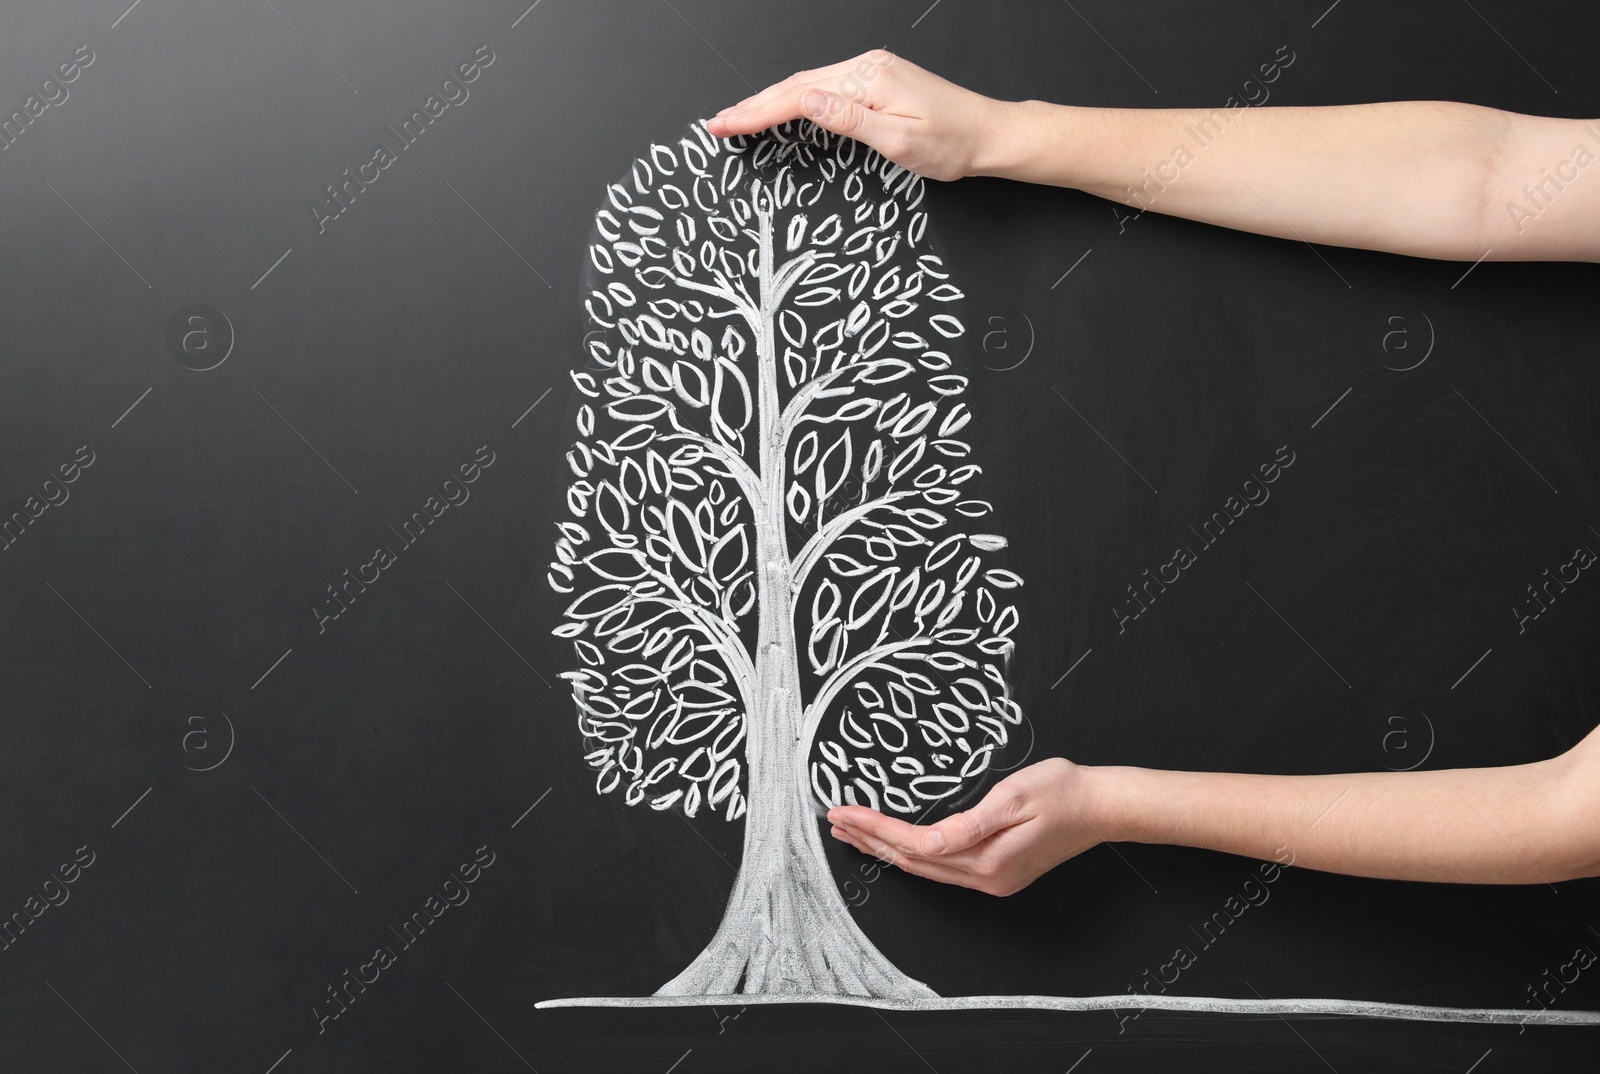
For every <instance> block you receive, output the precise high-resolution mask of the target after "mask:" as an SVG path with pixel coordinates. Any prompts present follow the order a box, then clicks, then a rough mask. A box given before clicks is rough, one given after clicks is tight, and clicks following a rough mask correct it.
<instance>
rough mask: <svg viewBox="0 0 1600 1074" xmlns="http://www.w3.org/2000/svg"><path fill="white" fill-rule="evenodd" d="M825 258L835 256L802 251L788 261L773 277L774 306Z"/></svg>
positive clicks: (814, 251)
mask: <svg viewBox="0 0 1600 1074" xmlns="http://www.w3.org/2000/svg"><path fill="white" fill-rule="evenodd" d="M824 256H827V257H832V256H833V254H831V253H830V254H826V255H824V254H821V253H819V252H818V251H816V250H802V251H801V252H800V253H798V254H796V255H795V256H794V257H792V258H790V259H789V260H788V261H785V262H784V263H783V264H782V265H781V266H780V267H779V269H778V271H777V272H775V273H774V274H773V276H772V289H773V291H774V293H775V297H774V298H773V300H772V305H774V306H776V305H777V304H778V303H779V302H782V301H783V299H784V296H785V295H787V294H788V293H789V288H791V287H793V286H794V283H795V281H796V280H797V279H799V278H800V274H801V273H803V272H805V271H806V269H808V268H810V267H811V266H812V265H814V264H816V263H817V262H818V261H820V260H821V259H822V258H823V257H824Z"/></svg>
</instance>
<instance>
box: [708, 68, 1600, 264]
mask: <svg viewBox="0 0 1600 1074" xmlns="http://www.w3.org/2000/svg"><path fill="white" fill-rule="evenodd" d="M800 117H804V118H809V119H813V120H815V121H816V122H818V123H819V124H821V125H822V126H824V127H827V128H829V129H830V130H835V131H838V132H839V133H842V134H847V135H850V136H851V137H855V138H859V139H861V140H862V141H865V142H867V143H868V144H870V145H872V146H873V147H874V148H876V149H878V150H879V151H880V152H882V153H883V154H884V155H885V156H887V157H889V158H890V159H892V160H894V161H896V162H897V163H900V164H902V165H904V166H906V167H908V168H910V169H912V170H913V171H916V172H919V173H921V174H923V175H927V176H930V177H932V178H935V179H957V178H961V177H962V176H966V175H992V176H1000V177H1003V178H1009V179H1018V180H1023V181H1027V182H1034V183H1045V184H1049V185H1054V186H1064V187H1073V188H1076V189H1079V190H1083V191H1086V192H1088V193H1090V194H1095V195H1098V196H1100V197H1104V198H1109V199H1112V200H1115V201H1118V202H1121V203H1122V204H1124V205H1127V206H1128V207H1129V208H1130V209H1133V210H1138V209H1149V210H1150V211H1152V212H1160V213H1170V214H1172V215H1175V216H1183V217H1188V218H1190V219H1194V220H1201V221H1204V222H1206V223H1212V224H1220V225H1222V226H1224V227H1231V228H1238V229H1241V230H1245V231H1253V232H1258V233H1261V234H1265V235H1275V236H1278V237H1281V238H1288V239H1304V240H1306V241H1308V242H1320V243H1327V244H1331V245H1336V246H1353V247H1360V248H1364V249H1372V250H1383V251H1387V252H1390V253H1400V254H1410V255H1413V256H1418V257H1433V258H1445V259H1453V260H1462V261H1476V260H1478V259H1479V258H1480V257H1486V258H1487V259H1488V260H1491V261H1502V260H1504V261H1518V260H1581V261H1600V123H1591V124H1586V123H1584V122H1582V121H1578V120H1566V119H1547V118H1543V117H1538V116H1525V115H1519V114H1516V113H1511V112H1502V111H1499V110H1496V109H1492V108H1483V107H1479V106H1476V105H1467V104H1456V103H1451V102H1445V101H1407V102H1395V103H1387V104H1368V105H1344V106H1334V107H1322V108H1278V107H1261V108H1251V107H1246V106H1238V107H1234V108H1228V107H1225V106H1224V107H1218V108H1214V109H1200V108H1197V109H1125V108H1078V107H1072V106H1067V105H1055V104H1046V103H1044V102H1041V101H1022V102H1006V101H997V100H993V99H992V98H988V97H984V96H981V95H979V94H976V93H972V92H971V91H969V90H965V89H962V88H961V87H959V86H956V85H954V84H953V83H950V82H948V81H946V80H945V79H942V78H939V77H938V76H937V75H934V74H932V73H930V72H928V71H925V70H923V69H922V68H920V67H918V66H916V65H915V64H913V63H911V62H910V61H909V60H905V59H903V58H901V57H898V56H894V55H893V54H891V53H888V52H874V53H867V54H865V55H864V56H861V57H857V58H856V59H854V60H849V61H846V62H845V63H842V64H835V65H832V66H831V67H825V68H819V69H817V70H815V71H804V72H800V73H799V74H797V75H794V76H793V77H791V78H790V79H787V80H785V81H784V82H781V83H778V84H777V85H775V86H772V87H769V88H768V89H766V90H763V91H762V92H761V93H758V94H755V95H754V96H752V97H750V98H747V99H746V100H745V101H742V102H740V103H739V104H738V105H735V106H734V107H733V108H732V109H729V110H727V111H726V112H724V113H722V114H721V115H719V116H718V117H716V118H715V119H713V120H712V121H711V130H712V132H713V133H715V134H720V135H731V134H738V133H748V132H750V131H756V130H761V129H762V128H764V127H768V126H772V125H774V124H777V123H781V122H784V121H785V120H789V119H794V118H800Z"/></svg>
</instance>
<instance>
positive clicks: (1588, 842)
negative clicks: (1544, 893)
mask: <svg viewBox="0 0 1600 1074" xmlns="http://www.w3.org/2000/svg"><path fill="white" fill-rule="evenodd" d="M1590 737H1591V739H1594V738H1595V736H1593V735H1591V736H1590ZM1596 746H1600V740H1596V741H1591V742H1587V743H1586V744H1584V745H1583V746H1580V747H1577V748H1575V749H1574V750H1573V751H1571V752H1569V753H1568V754H1565V755H1563V756H1561V757H1556V758H1553V759H1551V760H1547V761H1540V762H1537V763H1534V764H1524V765H1514V766H1509V767H1505V768H1478V769H1454V770H1447V771H1438V772H1375V773H1374V772H1368V773H1359V774H1350V775H1323V776H1270V775H1235V774H1224V773H1204V772H1166V771H1156V770H1151V769H1141V768H1096V769H1091V770H1089V773H1088V788H1089V789H1088V799H1089V802H1090V808H1091V812H1092V816H1093V818H1094V821H1093V822H1094V824H1095V826H1096V828H1097V830H1098V831H1099V832H1100V833H1101V834H1102V835H1103V836H1104V837H1105V838H1107V839H1112V840H1127V841H1133V842H1146V843H1172V844H1177V845H1181V846H1193V847H1203V848H1207V849H1211V850H1219V851H1224V852H1227V853H1233V854H1241V855H1246V856H1249V857H1256V858H1261V859H1276V860H1279V861H1287V860H1290V858H1291V857H1292V860H1293V862H1294V864H1296V865H1300V866H1304V867H1306V868H1311V869H1322V870H1327V871H1330V872H1340V873H1351V874H1355V875H1359V876H1373V877H1385V878H1390V879H1398V880H1434V881H1450V882H1457V883H1481V884H1499V883H1503V884H1521V883H1538V882H1540V881H1546V882H1555V881H1558V880H1567V879H1571V878H1573V877H1577V876H1590V875H1595V874H1596V872H1597V871H1600V837H1597V835H1596V833H1597V831H1600V825H1597V822H1596V818H1595V816H1594V812H1593V810H1594V808H1595V800H1596V795H1595V794H1594V792H1593V791H1592V790H1591V789H1589V788H1590V787H1591V786H1592V772H1590V773H1588V774H1587V775H1588V778H1587V779H1586V778H1585V777H1586V773H1585V771H1584V767H1585V765H1586V764H1588V767H1590V768H1591V769H1592V767H1593V765H1592V764H1590V763H1589V762H1591V761H1592V760H1593V759H1594V758H1593V754H1594V753H1595V752H1596V751H1595V749H1594V748H1593V747H1596Z"/></svg>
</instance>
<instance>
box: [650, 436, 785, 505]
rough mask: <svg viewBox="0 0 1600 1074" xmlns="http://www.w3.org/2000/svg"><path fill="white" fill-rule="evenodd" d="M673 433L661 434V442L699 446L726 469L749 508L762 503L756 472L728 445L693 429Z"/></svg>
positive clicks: (759, 483)
mask: <svg viewBox="0 0 1600 1074" xmlns="http://www.w3.org/2000/svg"><path fill="white" fill-rule="evenodd" d="M678 428H679V431H678V432H675V433H663V434H662V435H661V439H663V440H687V441H689V442H690V443H692V444H699V445H700V446H701V447H702V448H704V449H705V450H706V452H707V453H708V454H710V455H711V456H713V457H714V458H715V459H716V460H717V461H718V462H720V463H722V465H724V466H726V467H727V468H728V473H729V475H730V476H731V477H732V478H733V479H734V480H735V481H737V482H739V488H740V489H741V490H743V492H744V495H745V499H747V500H749V501H750V505H751V507H758V506H759V505H760V504H761V503H762V492H761V481H760V479H758V478H757V477H756V472H755V471H754V470H753V469H751V468H750V464H749V463H748V462H745V460H744V457H743V456H742V455H740V454H738V453H737V452H736V451H734V450H733V449H732V448H730V447H729V446H728V445H726V444H724V443H721V442H719V441H717V440H714V439H712V438H711V437H709V436H707V435H706V434H705V433H699V432H695V431H694V430H693V429H684V428H682V427H681V426H679V427H678Z"/></svg>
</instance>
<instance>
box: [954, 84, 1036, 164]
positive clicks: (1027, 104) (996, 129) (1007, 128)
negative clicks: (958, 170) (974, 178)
mask: <svg viewBox="0 0 1600 1074" xmlns="http://www.w3.org/2000/svg"><path fill="white" fill-rule="evenodd" d="M985 103H986V107H985V109H984V110H983V112H982V114H981V115H980V117H979V135H978V142H977V145H976V147H975V148H974V150H973V154H972V161H971V162H970V164H969V165H968V167H967V174H968V175H987V176H994V177H996V178H999V179H1011V178H1015V177H1016V175H1017V174H1018V173H1019V172H1021V171H1023V170H1024V168H1025V165H1026V162H1027V155H1028V152H1029V147H1030V145H1031V144H1032V143H1033V142H1034V141H1035V139H1034V138H1033V137H1032V136H1031V134H1030V131H1031V130H1032V129H1033V127H1034V125H1035V123H1036V122H1037V116H1038V113H1039V111H1040V110H1042V109H1043V108H1045V107H1047V106H1046V105H1045V104H1044V102H1042V101H997V100H987V101H986V102H985Z"/></svg>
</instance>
